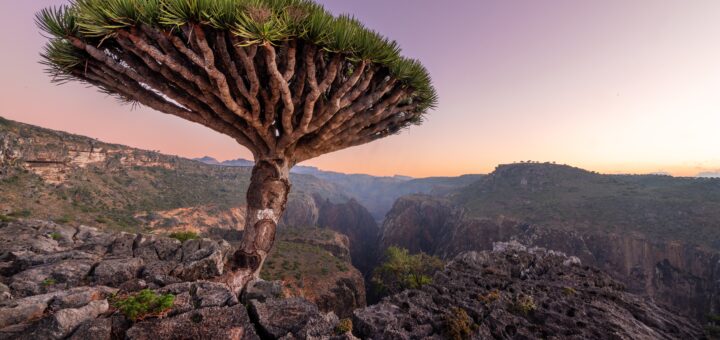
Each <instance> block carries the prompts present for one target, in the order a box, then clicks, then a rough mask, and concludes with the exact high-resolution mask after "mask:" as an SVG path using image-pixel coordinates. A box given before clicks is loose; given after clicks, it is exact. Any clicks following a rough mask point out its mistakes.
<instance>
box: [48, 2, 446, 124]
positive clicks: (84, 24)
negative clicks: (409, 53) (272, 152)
mask: <svg viewBox="0 0 720 340" xmlns="http://www.w3.org/2000/svg"><path fill="white" fill-rule="evenodd" d="M36 22H37V25H38V26H39V27H40V28H41V29H42V30H43V31H44V32H45V33H47V34H49V35H50V37H51V40H50V42H49V43H48V44H47V46H46V47H45V50H44V51H43V52H42V57H43V59H44V61H43V63H44V64H46V65H47V66H48V68H49V71H50V72H51V73H52V74H53V75H55V76H56V77H57V79H56V80H58V81H65V80H68V79H70V78H71V77H68V76H67V74H68V73H69V72H68V70H70V69H72V68H75V67H82V65H83V59H84V53H83V52H82V51H80V50H78V49H76V48H75V47H74V46H73V45H72V44H70V42H68V40H67V38H68V37H76V38H80V39H82V40H84V41H88V42H92V43H95V44H96V45H100V44H101V43H102V42H103V41H104V40H105V39H108V38H112V37H113V36H114V35H115V34H116V33H117V31H118V30H120V29H129V28H132V27H135V26H138V25H149V26H153V27H159V28H161V29H164V30H169V31H173V30H177V29H178V28H180V27H183V26H185V25H194V24H200V25H206V26H210V27H213V28H215V29H219V30H228V31H230V32H232V33H233V34H235V35H236V36H239V37H241V38H242V39H243V44H245V45H252V44H264V43H271V44H276V43H281V42H284V41H287V40H290V39H300V40H303V41H306V42H309V43H312V44H315V45H317V46H319V47H320V48H322V49H324V50H326V51H328V52H331V53H340V54H343V55H345V56H346V57H347V58H348V60H351V61H359V60H365V61H367V62H371V63H375V64H377V65H380V66H382V67H385V68H387V69H388V71H389V73H390V74H391V75H392V76H394V77H396V78H397V79H398V80H400V81H402V82H404V83H405V84H406V85H407V86H408V87H409V88H410V89H412V91H411V92H412V94H413V96H412V99H411V101H415V102H416V103H417V104H419V105H418V112H425V111H426V110H428V109H430V108H433V107H434V106H435V105H436V103H437V94H436V92H435V89H434V87H433V86H432V81H431V79H430V75H429V73H428V71H427V70H426V69H425V67H424V66H423V65H422V64H421V63H420V62H419V61H417V60H414V59H409V58H405V57H403V56H401V54H400V52H401V50H400V47H399V45H398V44H397V42H395V41H392V40H390V39H388V38H386V37H383V36H382V35H380V34H379V33H377V32H375V31H373V30H371V29H368V28H366V27H365V26H364V25H363V24H362V23H361V22H360V21H358V20H357V19H355V18H353V17H351V16H348V15H340V16H338V17H334V16H333V15H332V14H330V13H329V12H328V11H327V10H325V8H323V6H321V5H319V4H317V3H315V2H314V1H312V0H74V1H72V2H71V3H70V5H66V6H60V7H52V8H46V9H43V10H42V11H40V12H39V13H37V15H36Z"/></svg>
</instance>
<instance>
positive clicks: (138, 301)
mask: <svg viewBox="0 0 720 340" xmlns="http://www.w3.org/2000/svg"><path fill="white" fill-rule="evenodd" d="M174 303H175V295H172V294H157V293H155V292H153V291H152V290H150V289H143V290H141V291H140V292H138V293H136V294H133V295H128V296H125V297H115V298H113V299H111V304H112V306H113V307H115V308H117V309H118V310H119V311H120V312H121V313H122V314H124V315H125V316H126V317H127V318H128V319H130V320H132V321H137V320H142V319H144V318H146V317H149V316H159V315H162V314H163V313H164V312H166V311H168V310H169V309H170V308H172V306H173V304H174Z"/></svg>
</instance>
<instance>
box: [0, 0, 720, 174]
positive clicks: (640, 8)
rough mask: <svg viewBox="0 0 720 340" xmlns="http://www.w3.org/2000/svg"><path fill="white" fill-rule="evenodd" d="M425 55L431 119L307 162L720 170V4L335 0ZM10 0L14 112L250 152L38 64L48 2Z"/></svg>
mask: <svg viewBox="0 0 720 340" xmlns="http://www.w3.org/2000/svg"><path fill="white" fill-rule="evenodd" d="M320 2H321V3H323V4H324V5H325V6H326V8H328V9H329V10H330V11H332V12H333V13H336V14H339V13H350V14H352V15H354V16H355V17H357V18H358V19H360V20H361V21H362V22H364V23H365V24H367V26H369V27H370V28H373V29H375V30H377V31H379V32H381V33H383V34H384V35H386V36H388V37H390V38H392V39H394V40H397V41H398V43H399V44H400V46H401V47H402V48H403V54H404V55H406V56H409V57H413V58H417V59H419V60H421V61H422V62H423V64H424V65H426V66H427V68H428V69H429V71H430V74H431V75H432V77H433V80H434V84H435V86H436V88H437V90H438V93H439V97H440V101H439V105H438V107H437V109H435V110H434V111H432V112H431V113H430V114H429V115H428V116H427V119H426V121H425V123H424V124H423V125H421V126H414V127H411V128H410V129H408V130H405V131H404V132H403V133H402V134H400V135H396V136H391V137H388V138H385V139H383V140H380V141H376V142H373V143H370V144H366V145H363V146H359V147H355V148H352V149H346V150H343V151H338V152H335V153H331V154H327V155H324V156H321V157H319V158H316V159H313V160H310V161H307V162H305V163H303V165H312V166H317V167H320V168H322V169H327V170H335V171H341V172H347V173H368V174H373V175H395V174H402V175H409V176H415V177H425V176H453V175H459V174H465V173H487V172H490V171H492V170H493V169H494V168H495V166H496V165H498V164H503V163H512V162H517V161H521V160H522V161H526V160H533V161H543V162H544V161H554V162H557V163H563V164H570V165H573V166H578V167H581V168H585V169H588V170H594V171H599V172H604V173H657V172H662V173H670V174H673V175H678V176H691V175H695V174H698V173H700V172H720V1H717V0H694V1H684V0H672V1H671V0H634V1H626V0H602V1H600V0H596V1H575V0H546V1H533V0H495V1H487V0H446V1H437V0H363V1H357V0H322V1H320ZM63 3H67V0H24V1H0V25H2V29H0V46H3V48H2V52H0V116H2V117H5V118H9V119H13V120H17V121H21V122H25V123H30V124H35V125H39V126H43V127H47V128H51V129H57V130H63V131H68V132H72V133H76V134H81V135H86V136H90V137H94V138H98V139H100V140H103V141H107V142H113V143H121V144H126V145H130V146H133V147H139V148H143V149H149V150H159V151H161V152H163V153H168V154H177V155H180V156H185V157H201V156H205V155H208V156H212V157H215V158H217V159H220V160H226V159H234V158H239V157H242V158H251V154H250V152H249V151H248V150H247V149H245V148H244V147H242V146H240V145H238V144H236V142H235V141H234V140H232V139H231V138H229V137H226V136H223V135H221V134H218V133H216V132H214V131H211V130H209V129H207V128H205V127H203V126H200V125H197V124H193V123H189V122H186V121H184V120H182V119H180V118H177V117H174V116H169V115H166V114H163V113H159V112H156V111H153V110H151V109H147V108H137V109H132V108H131V107H130V106H127V105H121V104H119V103H118V102H116V101H115V100H114V99H112V98H108V97H107V96H105V95H103V94H100V93H98V92H97V91H96V90H94V89H92V88H87V87H85V86H83V85H80V84H66V85H62V86H56V85H53V84H51V83H50V79H49V77H48V76H47V75H46V74H44V73H43V66H42V65H39V64H38V61H39V59H40V58H39V52H40V51H41V48H42V46H43V44H44V43H45V39H44V38H43V37H42V36H41V35H40V32H39V30H38V29H37V28H36V27H35V25H34V23H33V15H34V13H35V12H37V11H38V10H39V9H41V8H43V7H47V6H51V5H59V4H63Z"/></svg>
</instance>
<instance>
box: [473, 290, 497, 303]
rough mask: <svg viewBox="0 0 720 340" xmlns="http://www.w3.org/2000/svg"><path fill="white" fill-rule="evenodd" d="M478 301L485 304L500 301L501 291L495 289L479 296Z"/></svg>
mask: <svg viewBox="0 0 720 340" xmlns="http://www.w3.org/2000/svg"><path fill="white" fill-rule="evenodd" d="M478 300H480V301H482V302H483V303H493V302H495V301H497V300H500V291H499V290H497V289H493V290H491V291H490V292H488V293H487V294H485V295H480V296H478Z"/></svg>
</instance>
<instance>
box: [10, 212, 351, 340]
mask: <svg viewBox="0 0 720 340" xmlns="http://www.w3.org/2000/svg"><path fill="white" fill-rule="evenodd" d="M232 253H233V247H232V246H231V245H230V244H229V243H227V242H225V241H222V240H221V241H214V240H209V239H197V240H188V241H185V242H182V243H181V242H180V241H178V240H175V239H171V238H166V237H160V236H155V235H143V234H128V233H108V232H102V231H98V230H96V229H94V228H90V227H85V226H80V227H69V226H63V225H59V224H55V223H52V222H46V221H18V222H10V223H0V339H93V340H104V339H153V340H157V339H260V338H261V337H267V336H268V334H276V333H277V334H280V333H282V335H281V336H282V337H283V338H285V339H333V338H338V339H340V338H342V339H346V338H352V335H349V334H348V335H345V336H344V337H343V336H342V335H340V336H338V335H337V334H335V327H336V326H337V324H338V322H339V320H338V318H337V316H335V315H334V314H333V313H327V314H325V313H322V312H320V311H319V310H318V308H317V306H315V305H314V304H312V303H310V302H308V301H306V300H304V299H300V298H294V299H290V300H287V302H286V300H284V299H282V297H281V296H280V292H281V291H282V289H281V286H280V284H279V283H278V282H264V281H259V282H253V283H252V285H251V286H252V287H253V289H252V290H251V291H250V294H246V296H244V297H243V301H244V303H245V304H246V305H248V306H253V307H255V308H260V310H262V311H263V313H264V314H262V315H263V317H262V318H259V319H258V318H255V319H254V320H251V318H250V315H249V314H248V309H247V308H246V306H245V304H242V303H240V302H239V301H240V297H239V296H238V295H237V294H236V293H235V291H234V289H232V288H231V287H228V286H227V285H226V284H225V283H223V282H222V277H223V275H224V274H227V268H228V263H229V261H230V259H231V257H232ZM143 289H151V290H153V291H154V292H155V293H157V294H172V295H174V296H175V298H174V303H173V305H172V307H171V308H170V309H169V310H166V311H164V313H162V315H153V316H150V317H148V318H145V319H143V320H138V321H136V322H132V321H131V320H129V319H128V318H126V317H125V316H124V315H123V314H122V313H121V312H119V311H118V310H117V309H116V308H114V307H113V305H112V297H113V296H114V295H116V294H119V295H121V296H122V295H124V294H133V293H134V292H137V291H140V290H143ZM291 306H295V307H296V308H294V309H288V308H289V307H291ZM288 310H292V311H293V314H292V315H291V316H287V317H286V318H283V319H279V318H272V320H270V319H268V318H267V317H265V316H267V315H283V314H284V313H285V314H286V312H287V311H288ZM267 330H273V332H275V333H268V331H267ZM258 333H260V334H258Z"/></svg>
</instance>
